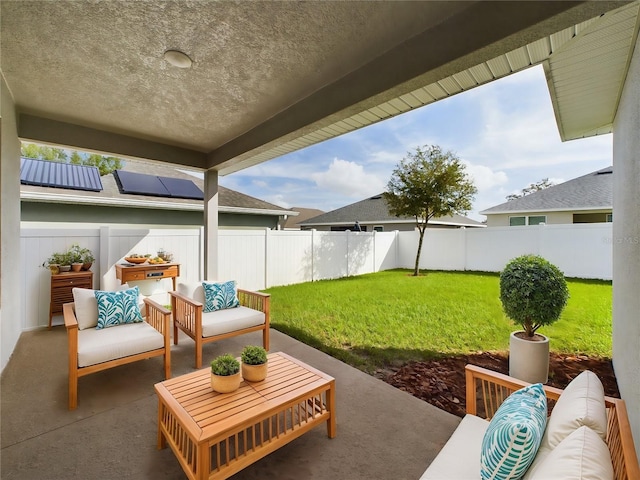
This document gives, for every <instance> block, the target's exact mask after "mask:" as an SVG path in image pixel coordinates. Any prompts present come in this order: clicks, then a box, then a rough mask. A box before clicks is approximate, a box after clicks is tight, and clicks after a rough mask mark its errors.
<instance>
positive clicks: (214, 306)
mask: <svg viewBox="0 0 640 480" xmlns="http://www.w3.org/2000/svg"><path fill="white" fill-rule="evenodd" d="M202 288H204V300H205V302H204V312H205V313H207V312H215V311H216V310H224V309H225V308H235V307H238V306H239V305H240V302H239V301H238V289H237V288H236V282H235V280H230V281H228V282H224V283H213V282H202Z"/></svg>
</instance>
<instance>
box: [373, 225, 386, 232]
mask: <svg viewBox="0 0 640 480" xmlns="http://www.w3.org/2000/svg"><path fill="white" fill-rule="evenodd" d="M373 231H374V232H384V227H383V226H382V225H374V226H373Z"/></svg>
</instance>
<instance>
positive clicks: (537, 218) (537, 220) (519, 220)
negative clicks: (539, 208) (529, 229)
mask: <svg viewBox="0 0 640 480" xmlns="http://www.w3.org/2000/svg"><path fill="white" fill-rule="evenodd" d="M541 223H547V216H546V215H532V216H530V217H525V216H522V217H509V226H510V227H520V226H522V225H540V224H541Z"/></svg>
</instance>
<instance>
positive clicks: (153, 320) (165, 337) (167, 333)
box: [63, 298, 171, 410]
mask: <svg viewBox="0 0 640 480" xmlns="http://www.w3.org/2000/svg"><path fill="white" fill-rule="evenodd" d="M144 306H145V308H144V310H145V311H146V312H145V317H144V322H141V323H134V324H125V325H118V326H113V327H109V328H106V329H103V330H97V331H96V329H95V328H87V329H85V330H80V329H79V328H78V319H77V318H76V311H75V304H74V303H66V304H64V305H63V315H64V324H65V327H66V328H67V338H68V349H69V410H74V409H75V408H76V407H77V405H78V378H79V377H83V376H85V375H89V374H92V373H96V372H99V371H102V370H107V369H109V368H113V367H117V366H119V365H124V364H127V363H131V362H137V361H138V360H145V359H147V358H152V357H158V356H164V376H165V379H167V378H171V330H170V323H171V312H170V311H169V310H167V309H166V308H164V307H162V306H161V305H159V304H158V303H156V302H154V301H153V300H151V299H149V298H145V299H144ZM151 327H153V329H155V330H156V331H157V332H159V333H160V334H161V337H159V336H158V337H157V339H156V340H153V345H154V347H151V348H150V347H149V346H144V345H140V346H136V345H128V348H126V349H123V348H122V346H123V344H124V343H125V342H123V340H124V339H126V336H127V332H131V333H132V334H134V335H138V334H140V333H141V332H143V335H146V336H147V337H148V336H149V334H150V335H151V336H153V335H154V333H153V332H154V331H153V330H152V329H151ZM115 334H117V336H116V335H115ZM155 335H156V336H157V333H156V334H155ZM98 339H100V345H99V346H96V348H95V350H96V352H97V350H102V352H104V351H105V349H106V350H107V351H109V350H110V351H111V352H113V351H120V352H122V351H125V350H126V351H127V354H126V356H122V357H117V358H113V357H114V356H115V355H113V354H109V353H107V357H106V358H102V359H100V360H99V361H97V363H94V361H92V360H85V358H87V357H91V356H92V352H91V351H90V350H91V345H94V344H96V341H98ZM83 340H85V342H83ZM87 345H89V346H87ZM111 347H114V348H111ZM101 354H102V355H104V354H103V353H101Z"/></svg>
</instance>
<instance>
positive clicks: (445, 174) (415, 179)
mask: <svg viewBox="0 0 640 480" xmlns="http://www.w3.org/2000/svg"><path fill="white" fill-rule="evenodd" d="M476 192H477V189H476V187H475V186H474V185H473V182H472V181H471V180H470V178H469V177H468V176H467V173H466V170H465V166H464V164H463V163H462V162H461V161H460V159H459V158H458V157H456V156H455V155H454V154H453V153H451V152H450V151H446V152H444V151H443V150H442V148H441V147H439V146H437V145H432V146H425V147H423V148H420V147H417V148H416V151H415V152H409V153H408V154H407V157H405V158H403V159H402V160H401V161H400V163H399V164H398V165H397V166H396V168H395V169H394V170H393V173H392V175H391V179H390V180H389V183H388V184H387V191H386V192H385V193H384V194H383V195H384V198H385V200H386V201H387V205H388V206H389V212H390V213H391V214H392V215H395V216H398V217H400V216H403V217H405V216H409V217H414V218H415V220H416V228H417V229H418V232H419V233H420V239H419V241H418V252H417V254H416V262H415V267H414V269H413V275H414V276H417V275H418V274H419V263H420V254H421V252H422V242H423V240H424V233H425V230H426V228H427V222H429V220H430V219H431V218H434V217H442V216H446V215H453V214H454V213H458V214H465V213H466V212H468V211H469V210H470V209H471V202H472V201H473V199H474V195H475V194H476Z"/></svg>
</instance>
